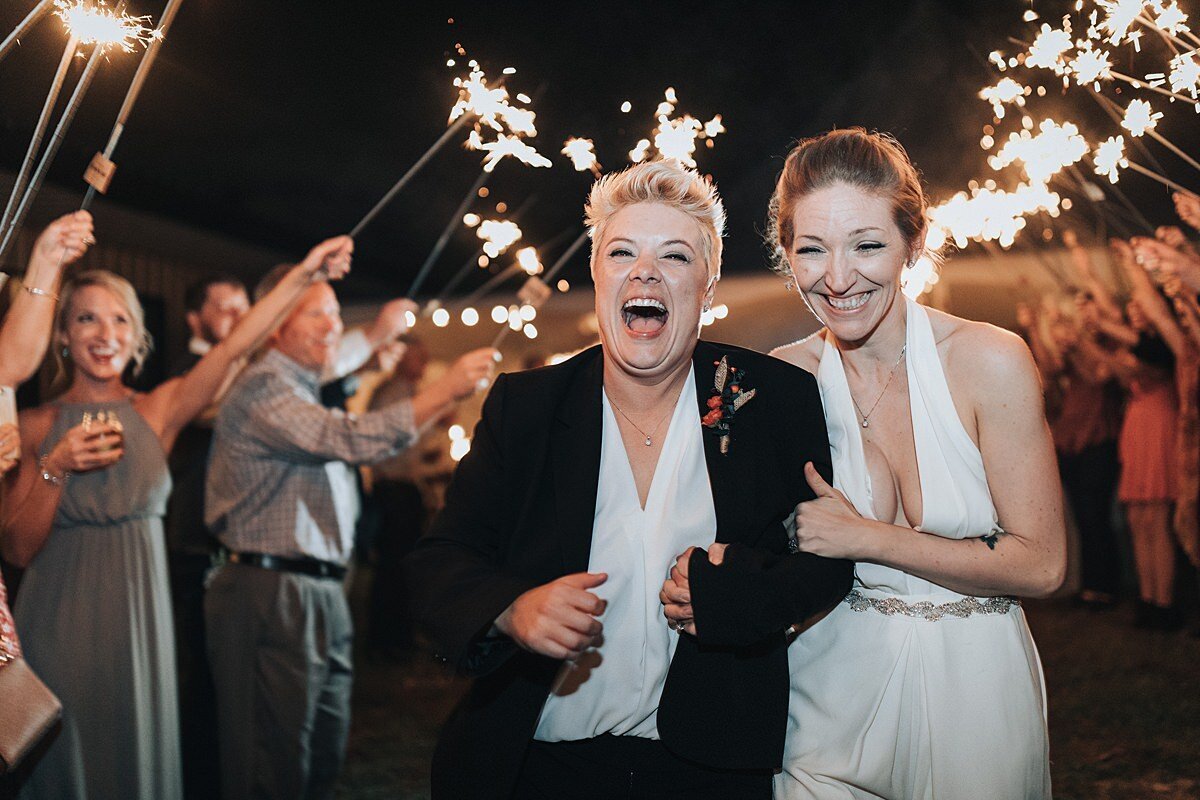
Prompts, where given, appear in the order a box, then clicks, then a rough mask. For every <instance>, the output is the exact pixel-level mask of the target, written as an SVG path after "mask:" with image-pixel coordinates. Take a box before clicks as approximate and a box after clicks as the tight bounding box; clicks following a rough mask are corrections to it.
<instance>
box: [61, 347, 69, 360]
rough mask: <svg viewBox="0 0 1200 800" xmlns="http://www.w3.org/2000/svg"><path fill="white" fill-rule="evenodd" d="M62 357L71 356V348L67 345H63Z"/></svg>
mask: <svg viewBox="0 0 1200 800" xmlns="http://www.w3.org/2000/svg"><path fill="white" fill-rule="evenodd" d="M62 357H63V358H70V357H71V348H69V347H67V346H66V345H63V349H62Z"/></svg>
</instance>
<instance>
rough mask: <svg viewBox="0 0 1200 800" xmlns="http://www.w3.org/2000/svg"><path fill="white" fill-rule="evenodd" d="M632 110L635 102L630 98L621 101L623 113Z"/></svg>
mask: <svg viewBox="0 0 1200 800" xmlns="http://www.w3.org/2000/svg"><path fill="white" fill-rule="evenodd" d="M632 110H633V103H631V102H629V101H628V100H626V101H625V102H624V103H621V113H622V114H628V113H629V112H630V111H632Z"/></svg>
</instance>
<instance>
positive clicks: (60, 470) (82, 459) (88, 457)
mask: <svg viewBox="0 0 1200 800" xmlns="http://www.w3.org/2000/svg"><path fill="white" fill-rule="evenodd" d="M124 453H125V439H124V436H123V435H122V432H121V426H120V425H119V424H113V423H99V424H97V423H95V422H91V423H81V424H79V425H76V426H75V427H74V428H71V430H69V431H67V433H66V435H65V436H63V437H62V438H61V439H59V440H58V443H57V444H56V445H54V449H53V450H51V451H50V453H49V455H47V456H46V470H47V471H48V472H49V473H50V474H51V475H56V476H62V475H65V474H66V473H68V472H90V471H92V470H96V469H104V468H105V467H111V466H112V465H113V464H115V463H117V462H118V461H119V460H120V459H121V456H122V455H124Z"/></svg>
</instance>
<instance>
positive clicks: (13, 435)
mask: <svg viewBox="0 0 1200 800" xmlns="http://www.w3.org/2000/svg"><path fill="white" fill-rule="evenodd" d="M20 460H21V434H20V432H19V431H18V430H17V426H16V425H13V424H12V423H11V422H6V423H4V424H3V425H0V475H5V474H7V473H8V471H9V470H10V469H12V468H13V467H15V466H16V465H17V462H18V461H20Z"/></svg>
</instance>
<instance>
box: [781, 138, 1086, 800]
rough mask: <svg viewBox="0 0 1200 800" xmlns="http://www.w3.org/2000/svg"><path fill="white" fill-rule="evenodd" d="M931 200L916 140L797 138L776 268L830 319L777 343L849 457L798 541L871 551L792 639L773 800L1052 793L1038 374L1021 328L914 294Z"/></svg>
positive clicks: (1054, 552) (837, 465)
mask: <svg viewBox="0 0 1200 800" xmlns="http://www.w3.org/2000/svg"><path fill="white" fill-rule="evenodd" d="M924 212H925V199H924V196H923V191H922V188H921V182H920V179H919V177H918V175H917V172H916V169H915V168H914V167H913V165H912V163H911V162H910V161H909V160H908V156H907V155H906V154H905V152H904V149H903V148H902V147H901V146H900V145H899V143H897V142H896V141H895V140H894V139H892V138H891V137H888V136H885V135H881V134H877V133H867V132H866V131H864V130H862V129H861V128H857V129H849V130H837V131H832V132H830V133H828V134H825V135H824V136H819V137H816V138H814V139H806V140H804V141H803V142H801V143H800V144H799V145H797V146H796V148H795V149H794V150H793V151H792V153H791V154H790V155H789V156H788V159H787V162H786V164H785V166H784V170H783V174H782V175H781V176H780V178H779V183H778V186H777V190H776V193H775V197H774V198H773V199H772V202H771V217H772V227H771V230H772V235H773V240H772V244H774V245H775V246H776V247H777V252H778V254H779V257H780V262H779V268H780V270H781V271H784V272H785V273H786V274H787V276H788V277H789V278H790V279H791V280H792V281H794V283H795V285H796V287H797V289H798V290H799V293H800V296H801V297H802V298H803V300H804V302H805V303H806V304H807V306H808V309H809V310H810V311H811V312H812V313H813V314H814V315H815V316H816V317H817V318H818V319H819V320H820V321H821V322H823V323H824V325H825V330H824V331H822V332H820V333H818V334H816V335H814V336H812V337H810V338H809V339H806V340H804V341H801V342H796V343H794V344H791V345H787V346H785V347H781V348H779V349H778V350H776V351H775V355H778V356H779V357H780V358H783V359H785V360H787V361H790V362H792V363H793V364H796V365H798V366H801V367H803V368H804V369H806V370H809V371H810V372H812V373H813V374H814V375H816V376H817V384H818V386H819V387H820V390H821V396H822V400H823V402H824V406H825V414H826V422H827V424H828V426H829V440H830V443H831V450H832V458H833V465H834V476H835V480H834V481H833V485H832V486H831V485H830V484H829V483H827V482H826V481H825V480H824V479H823V478H821V477H820V476H818V475H817V474H816V471H815V470H812V469H811V468H810V469H809V470H808V481H809V483H810V485H811V486H812V487H813V489H814V490H815V491H816V493H817V494H818V498H817V499H816V500H813V501H810V502H805V503H801V504H800V505H799V507H798V508H797V510H796V514H795V525H796V544H797V547H798V549H799V550H800V551H801V552H807V553H815V554H818V555H823V556H834V557H840V558H848V559H853V560H854V561H856V562H857V563H856V565H855V583H854V589H853V591H851V592H850V593H849V594H848V595H847V596H846V598H845V599H844V601H843V602H842V603H840V604H839V605H838V606H837V607H836V608H834V609H833V610H832V611H831V612H830V613H829V614H828V615H827V616H826V617H824V618H823V619H821V620H820V621H819V622H817V623H816V624H815V625H813V626H811V627H810V628H808V629H807V630H805V631H804V632H803V633H802V634H801V635H800V636H798V637H797V639H796V641H795V642H794V643H793V644H792V646H791V648H790V656H791V660H792V664H793V671H792V697H791V707H790V710H789V729H788V739H787V752H786V754H785V763H784V769H783V772H782V773H781V774H780V775H779V776H778V777H777V778H776V781H775V797H777V798H785V799H787V798H796V799H797V800H798V798H810V797H827V796H851V795H853V796H856V797H857V796H863V797H942V796H945V797H974V798H994V799H995V800H1002V799H1003V798H1011V797H1023V798H1028V799H1029V800H1034V798H1047V797H1049V796H1050V772H1049V762H1048V751H1047V732H1046V708H1045V702H1044V698H1045V688H1044V685H1043V681H1042V674H1041V664H1040V662H1039V660H1038V655H1037V650H1036V648H1035V647H1034V644H1033V639H1032V637H1031V635H1030V633H1029V628H1028V626H1027V625H1026V623H1025V616H1024V613H1023V612H1022V610H1021V607H1020V603H1019V601H1018V600H1017V599H1016V598H1015V597H1013V596H1012V595H1024V596H1044V595H1046V594H1048V593H1049V592H1052V591H1053V590H1054V589H1056V588H1057V587H1058V585H1059V584H1060V583H1061V581H1062V576H1063V572H1064V569H1065V563H1066V548H1065V531H1064V523H1063V518H1062V497H1061V491H1060V489H1059V484H1058V480H1057V466H1056V464H1055V460H1054V450H1053V447H1052V445H1051V443H1050V436H1049V431H1048V429H1047V427H1046V421H1045V418H1044V416H1043V411H1042V398H1041V387H1040V384H1039V381H1038V377H1037V374H1036V371H1035V369H1034V366H1033V362H1032V358H1031V357H1030V354H1029V351H1028V349H1027V348H1026V347H1025V346H1024V344H1023V343H1022V342H1021V341H1020V340H1019V339H1017V338H1016V337H1014V336H1013V335H1012V334H1009V333H1007V332H1005V331H1001V330H999V329H997V328H993V327H991V326H989V325H983V324H980V323H977V322H971V321H968V320H963V319H958V318H956V317H951V316H949V315H948V314H942V313H940V312H937V311H934V310H930V309H925V308H924V307H923V306H920V305H918V304H917V303H915V302H913V301H910V300H906V298H905V297H904V295H903V294H902V293H901V292H900V286H899V282H900V274H901V270H902V269H903V268H904V267H905V265H906V264H911V263H912V262H913V261H915V260H916V259H917V258H918V257H919V256H920V255H921V248H922V244H923V242H924V234H925V222H924V219H925V218H924ZM981 681H983V682H986V684H987V686H988V688H987V690H986V691H980V690H979V686H980V685H981V684H980V682H981ZM835 706H836V709H837V711H836V714H831V713H830V709H831V708H833V707H835ZM898 732H899V733H898ZM996 742H1004V743H1005V745H1004V746H1003V747H1001V748H997V747H995V743H996ZM835 787H836V788H835ZM831 793H832V794H831Z"/></svg>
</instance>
